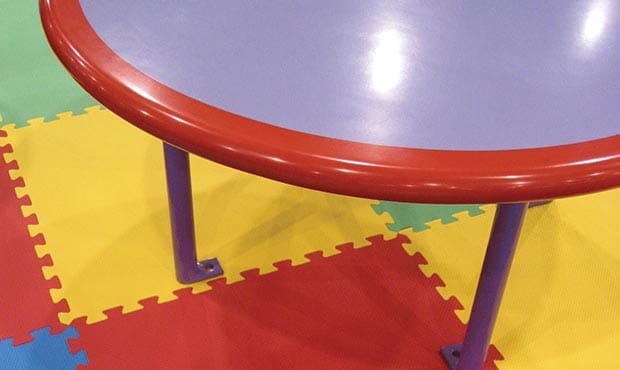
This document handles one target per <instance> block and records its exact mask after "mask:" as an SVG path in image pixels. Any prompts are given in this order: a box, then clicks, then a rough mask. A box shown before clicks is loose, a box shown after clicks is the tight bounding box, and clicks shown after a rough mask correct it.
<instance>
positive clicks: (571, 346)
mask: <svg viewBox="0 0 620 370" xmlns="http://www.w3.org/2000/svg"><path fill="white" fill-rule="evenodd" d="M618 204H620V189H616V190H612V191H607V192H603V193H598V194H592V195H588V196H582V197H575V198H568V199H561V200H556V201H554V202H553V203H551V204H548V205H545V206H540V207H536V208H533V209H531V210H529V212H528V214H527V216H526V219H525V223H524V226H523V231H522V234H521V239H520V241H519V246H518V248H517V251H516V255H515V260H514V263H513V266H512V270H511V273H510V277H509V279H508V283H507V287H506V292H505V296H504V300H503V303H502V306H501V308H500V313H499V316H498V320H497V324H496V329H495V332H494V336H493V343H495V344H496V345H497V347H498V348H499V350H500V351H501V352H502V354H503V355H504V356H505V358H506V359H505V360H504V361H503V362H502V363H501V365H500V366H501V368H502V369H592V368H597V369H614V368H618V367H619V366H620V360H618V357H617V356H616V355H615V354H616V352H617V348H618V345H620V320H618V319H617V318H618V317H620V291H619V290H618V288H617V287H618V286H620V248H618V246H619V245H620V229H619V228H618V226H617V223H618V222H617V220H618V212H617V206H618ZM483 210H485V214H483V215H480V216H476V217H469V216H468V215H467V213H463V214H457V215H456V217H457V218H458V219H459V222H456V223H451V224H449V225H442V224H441V221H436V222H431V223H429V224H428V225H429V226H430V229H431V230H430V232H429V231H424V232H420V233H412V232H405V235H408V236H409V238H411V240H412V243H411V244H410V245H409V246H408V247H407V249H408V250H409V252H410V253H414V252H416V251H419V252H421V253H422V254H423V255H424V256H425V257H426V258H427V260H428V261H429V266H432V272H433V273H438V274H439V276H441V278H442V279H443V280H444V281H445V283H446V286H445V287H442V288H439V289H438V291H439V292H440V293H441V295H442V296H444V297H449V296H452V295H454V296H456V297H457V298H458V299H459V301H460V302H461V303H462V304H463V306H464V307H465V310H463V311H457V314H458V316H459V318H461V319H462V320H467V318H468V317H469V312H470V309H471V304H472V301H473V296H474V291H475V288H476V283H477V279H478V275H479V271H480V268H481V265H482V259H483V256H484V250H485V248H486V243H487V241H488V237H489V232H490V229H491V224H492V220H493V214H494V212H493V207H492V206H485V207H483ZM421 269H422V270H423V271H425V273H426V270H425V269H426V267H425V266H421Z"/></svg>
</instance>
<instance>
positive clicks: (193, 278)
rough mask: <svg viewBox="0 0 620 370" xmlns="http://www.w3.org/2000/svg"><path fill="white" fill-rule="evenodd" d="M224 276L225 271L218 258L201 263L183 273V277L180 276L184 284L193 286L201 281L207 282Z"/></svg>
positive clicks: (180, 280)
mask: <svg viewBox="0 0 620 370" xmlns="http://www.w3.org/2000/svg"><path fill="white" fill-rule="evenodd" d="M221 275H224V270H223V269H222V266H221V265H220V262H219V261H218V260H217V258H210V259H208V260H204V261H200V262H198V263H197V264H196V265H194V266H192V268H190V269H189V270H185V271H183V276H182V277H181V276H179V282H180V283H182V284H191V283H195V282H197V281H201V280H207V279H211V278H214V277H218V276H221Z"/></svg>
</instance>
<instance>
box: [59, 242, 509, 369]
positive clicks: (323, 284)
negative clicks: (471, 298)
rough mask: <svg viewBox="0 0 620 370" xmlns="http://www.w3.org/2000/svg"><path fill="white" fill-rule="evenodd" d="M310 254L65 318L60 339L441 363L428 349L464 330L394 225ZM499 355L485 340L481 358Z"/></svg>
mask: <svg viewBox="0 0 620 370" xmlns="http://www.w3.org/2000/svg"><path fill="white" fill-rule="evenodd" d="M368 241H370V244H368V245H367V246H364V247H362V248H358V249H354V248H353V245H352V244H345V245H341V246H339V249H340V250H341V251H342V253H341V254H338V255H335V256H332V257H329V258H325V257H323V256H322V254H321V252H316V253H313V254H310V255H308V258H309V259H310V260H311V262H310V263H308V264H304V265H301V266H296V267H292V266H291V265H290V263H288V262H287V261H285V262H279V263H276V266H277V268H278V271H276V272H273V273H271V274H267V275H263V276H259V275H258V271H256V270H251V271H247V272H245V273H244V274H243V275H244V276H245V277H246V280H245V281H242V282H239V283H236V284H232V285H226V282H225V281H224V280H223V279H221V280H216V281H213V282H211V283H210V284H211V285H213V287H214V289H213V290H211V291H207V292H203V293H200V294H192V293H191V291H190V289H183V290H179V291H177V292H175V293H176V294H177V295H178V296H179V299H178V300H174V301H170V302H166V303H162V304H157V302H156V301H157V299H156V298H153V299H145V300H143V301H141V302H140V303H141V304H142V305H143V306H144V308H143V309H142V310H140V311H134V312H131V313H127V314H122V313H121V311H120V309H113V310H109V311H106V315H108V316H109V319H108V320H105V321H100V322H97V323H94V324H90V325H88V324H86V323H85V322H84V321H83V320H79V321H76V322H75V323H74V324H75V325H76V326H77V327H78V328H79V332H80V338H79V339H77V340H73V341H71V343H70V346H71V347H72V348H73V349H74V350H79V349H82V348H85V349H87V351H88V358H89V364H90V366H92V367H94V368H101V369H111V368H115V367H116V366H118V364H119V363H120V364H123V366H124V367H125V368H130V369H172V368H178V369H198V368H214V369H425V370H428V369H445V368H446V367H445V364H444V363H443V360H442V358H441V356H440V355H439V353H438V349H439V348H440V347H441V346H442V345H444V344H446V343H454V342H456V341H458V340H459V339H460V338H462V336H463V335H464V329H465V326H464V325H463V324H462V323H461V322H460V321H459V320H458V319H457V318H456V316H455V315H454V312H453V311H454V309H455V308H457V307H459V306H460V305H459V303H458V301H457V300H456V299H454V298H453V299H450V300H449V301H443V299H442V298H441V297H440V296H439V294H437V292H436V290H435V287H436V286H438V285H442V284H443V283H442V281H441V279H439V277H438V276H437V275H434V276H432V277H431V278H427V277H425V276H424V275H423V274H422V273H421V272H420V270H419V269H418V265H420V264H425V263H426V261H425V260H424V258H423V257H422V256H421V255H420V254H419V253H418V254H415V255H413V256H409V255H408V254H407V253H405V251H404V250H403V248H402V245H403V243H408V239H407V238H406V237H405V236H402V235H399V236H397V237H395V238H393V239H389V240H385V239H384V238H383V237H382V236H375V237H371V238H369V239H368ZM497 359H501V356H500V355H499V353H498V352H497V351H496V350H495V348H494V347H491V349H490V351H489V356H488V357H487V363H486V366H485V368H487V369H491V368H496V367H495V365H494V364H493V360H497Z"/></svg>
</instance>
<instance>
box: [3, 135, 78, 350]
mask: <svg viewBox="0 0 620 370" xmlns="http://www.w3.org/2000/svg"><path fill="white" fill-rule="evenodd" d="M6 141H7V137H6V133H5V132H4V131H2V130H0V340H3V339H6V338H9V337H11V338H12V343H13V344H15V345H18V344H21V343H25V342H29V341H31V340H32V337H31V336H30V334H29V333H30V332H31V331H32V330H33V329H35V328H41V327H44V326H49V327H53V329H54V332H55V333H56V332H59V331H62V328H61V325H60V323H59V321H58V312H60V311H66V310H67V308H66V307H64V306H63V305H62V304H57V305H56V304H54V303H53V302H52V299H51V297H50V294H49V290H50V289H53V288H59V287H60V283H59V282H58V280H57V279H54V280H52V281H47V280H45V278H44V277H43V273H42V271H41V268H42V267H43V266H50V265H52V261H51V258H50V257H49V256H44V258H41V259H39V258H38V257H37V255H36V253H35V245H37V244H43V243H44V242H45V241H44V239H43V236H42V235H35V236H34V237H31V236H30V234H29V233H28V227H29V226H30V225H32V224H36V223H37V219H36V216H35V215H31V214H27V216H28V217H24V215H23V214H22V209H21V207H22V206H24V207H25V208H26V209H28V207H27V205H28V204H30V199H29V198H28V197H23V198H17V195H16V194H15V190H14V188H21V187H23V185H24V183H23V179H21V178H17V179H15V180H12V179H11V178H10V177H9V171H11V170H15V169H17V163H16V162H15V161H12V162H5V161H4V154H5V153H10V152H11V151H12V148H11V146H10V145H8V144H6Z"/></svg>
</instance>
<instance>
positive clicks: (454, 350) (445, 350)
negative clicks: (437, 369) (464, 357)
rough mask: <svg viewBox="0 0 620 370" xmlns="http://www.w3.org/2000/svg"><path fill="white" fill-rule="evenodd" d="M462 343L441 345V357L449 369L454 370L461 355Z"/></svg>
mask: <svg viewBox="0 0 620 370" xmlns="http://www.w3.org/2000/svg"><path fill="white" fill-rule="evenodd" d="M462 347H463V345H462V344H453V345H451V346H445V347H441V356H442V357H443V359H444V361H445V362H446V364H448V367H449V368H450V370H456V367H457V366H458V364H459V358H460V357H461V348H462Z"/></svg>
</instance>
